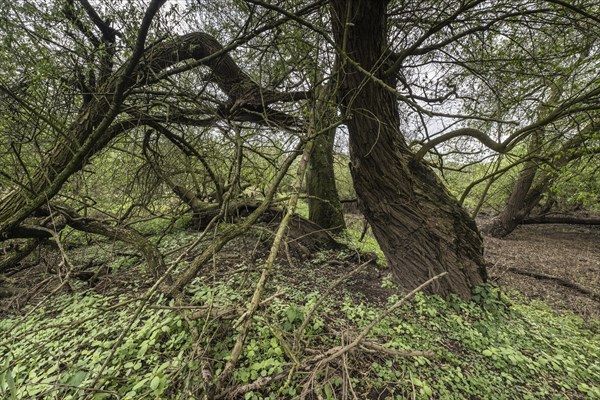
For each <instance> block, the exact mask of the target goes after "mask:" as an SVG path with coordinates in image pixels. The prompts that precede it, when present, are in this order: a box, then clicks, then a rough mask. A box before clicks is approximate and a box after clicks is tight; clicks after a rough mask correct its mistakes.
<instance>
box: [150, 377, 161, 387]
mask: <svg viewBox="0 0 600 400" xmlns="http://www.w3.org/2000/svg"><path fill="white" fill-rule="evenodd" d="M159 385H160V377H159V376H155V377H154V378H152V381H150V389H152V390H156V389H157V388H158V386H159Z"/></svg>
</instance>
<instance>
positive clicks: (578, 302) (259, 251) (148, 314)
mask: <svg viewBox="0 0 600 400" xmlns="http://www.w3.org/2000/svg"><path fill="white" fill-rule="evenodd" d="M348 221H349V222H350V227H349V228H350V229H348V230H347V232H346V233H345V235H344V237H342V238H340V240H342V241H344V242H345V243H346V245H347V247H346V248H341V249H336V250H325V251H312V252H308V253H307V252H306V251H305V249H304V250H303V249H302V248H301V247H298V246H297V245H296V244H294V243H293V242H289V243H288V244H287V245H286V246H284V248H283V249H282V250H281V251H280V252H279V255H278V258H277V262H276V265H275V268H274V270H273V272H272V274H271V276H270V278H269V280H268V284H267V286H266V291H265V293H264V296H263V297H262V298H263V299H264V300H263V303H261V304H262V305H261V307H260V308H259V310H258V311H257V314H256V315H255V317H254V319H253V325H252V329H251V331H250V332H249V336H248V338H247V339H246V344H245V346H244V349H243V353H242V355H241V358H240V360H239V362H238V364H237V367H236V369H235V371H234V373H233V375H232V377H231V379H230V381H229V383H228V385H227V386H226V387H225V388H224V392H223V396H224V397H225V398H236V399H237V398H242V394H243V398H246V399H254V400H261V399H280V398H281V399H296V398H299V397H302V396H300V394H301V393H304V394H306V393H308V394H309V395H308V396H306V398H307V399H311V398H324V399H334V398H365V399H391V398H414V399H431V398H437V399H454V398H461V399H469V400H480V399H524V398H569V399H581V400H583V399H588V398H600V384H599V382H600V365H598V363H597V357H596V355H597V354H598V352H599V351H600V336H599V335H598V333H599V332H600V325H599V324H600V319H599V317H600V312H599V311H598V308H599V307H598V304H599V303H598V300H597V299H596V300H594V299H593V297H594V295H596V296H597V295H598V287H599V286H600V285H599V279H600V276H599V274H600V229H592V228H583V227H573V226H566V225H562V226H558V225H536V226H525V227H521V228H519V229H518V230H516V231H515V232H514V233H513V234H512V235H511V236H509V237H508V238H506V239H503V240H498V239H493V238H488V237H486V238H485V239H484V240H485V244H486V257H487V261H488V269H489V274H490V278H491V280H492V282H494V283H495V284H496V285H498V286H499V287H500V291H498V290H497V289H493V288H490V287H489V286H482V287H480V288H478V289H480V291H479V292H478V294H477V296H478V297H479V300H476V301H471V302H466V301H462V300H460V299H458V298H452V297H451V298H449V299H447V300H444V299H441V298H439V297H437V296H424V295H422V294H420V293H418V294H417V295H415V296H414V298H413V299H411V300H410V301H409V302H407V303H406V304H404V305H402V306H401V307H400V308H394V306H393V304H395V303H396V302H398V301H399V300H400V299H401V298H402V295H403V294H402V292H401V291H400V290H398V287H397V286H396V285H395V284H394V283H393V281H392V278H391V274H390V273H389V270H388V269H387V268H386V267H385V266H383V264H385V263H384V262H382V258H381V257H382V254H381V251H380V250H379V248H378V246H377V244H376V242H375V241H374V238H373V237H372V235H370V234H367V235H366V237H365V238H364V240H363V241H361V242H359V241H358V240H357V239H358V237H359V236H360V232H361V230H362V228H361V227H362V222H361V220H360V219H351V218H350V219H348ZM197 235H198V233H197V232H196V231H193V230H188V229H174V230H172V231H169V230H168V229H167V230H165V228H164V227H162V226H156V227H154V231H153V232H151V233H150V236H149V237H150V238H151V239H152V240H153V241H156V242H157V243H158V247H159V249H160V250H161V251H162V252H163V254H168V256H167V262H169V261H171V260H173V259H175V258H177V257H178V255H179V254H182V253H183V251H184V250H185V249H186V247H187V245H189V243H191V242H193V241H194V239H195V238H197ZM66 236H67V237H66V239H67V240H69V242H70V243H71V245H70V247H69V248H68V253H69V258H70V261H71V262H72V264H73V265H75V266H77V271H73V274H72V275H71V277H70V279H64V278H65V277H64V275H62V276H61V274H57V266H58V268H59V269H60V268H61V267H60V265H61V257H60V254H59V253H58V252H57V251H56V250H55V249H51V248H49V247H45V248H44V249H43V251H41V252H38V253H36V254H33V255H32V256H31V257H30V259H29V261H27V262H29V263H30V264H29V265H30V268H29V269H26V270H23V271H21V272H18V273H16V274H13V275H12V276H11V277H10V278H11V280H13V281H14V282H15V283H16V285H17V286H18V287H19V288H20V290H21V292H20V294H18V295H15V296H13V297H11V298H5V299H1V300H0V338H2V339H1V340H0V361H2V360H5V362H4V369H2V365H0V398H11V399H13V398H14V399H46V398H64V399H71V400H74V399H79V398H83V397H84V394H85V393H88V392H89V393H91V394H93V393H94V389H91V387H93V386H94V385H96V383H97V382H101V388H100V389H101V392H98V393H96V394H95V395H94V396H93V398H94V399H96V398H97V399H113V398H115V399H117V398H119V399H127V400H134V399H138V398H163V399H177V400H179V399H181V398H202V395H203V393H205V392H204V388H205V387H207V386H206V385H207V384H211V382H212V381H211V377H212V376H213V374H214V376H217V375H218V374H219V372H220V371H222V368H223V366H224V364H225V361H226V360H227V359H228V357H229V355H230V352H231V348H233V345H234V342H235V340H236V336H237V332H238V329H239V328H238V327H236V325H235V324H236V322H235V321H236V320H238V318H241V317H240V315H243V313H244V312H245V310H246V308H247V302H248V299H250V298H251V297H252V293H253V292H254V289H255V286H256V282H258V277H259V275H260V273H261V271H262V267H263V266H264V262H265V260H266V258H267V257H268V253H269V248H270V244H271V243H270V242H271V241H270V238H271V235H270V234H268V233H266V229H265V228H264V227H263V228H256V229H254V230H251V231H250V232H248V234H246V235H244V236H241V237H238V238H237V239H235V240H233V241H232V242H230V243H229V244H228V245H227V246H225V248H223V249H222V251H221V252H219V254H218V255H216V256H215V257H214V258H213V260H212V262H210V263H208V264H207V265H206V266H205V267H204V268H203V269H202V271H201V272H200V273H199V275H198V277H197V278H196V279H195V280H194V281H193V282H192V283H191V284H190V285H188V287H187V288H186V291H185V294H186V305H185V306H184V307H183V308H180V307H179V306H176V305H175V304H174V303H173V302H172V301H170V300H169V299H165V298H164V297H163V296H162V295H157V296H152V298H149V297H146V296H145V294H146V293H147V291H148V289H149V288H150V287H151V286H152V284H153V282H154V279H153V278H152V277H151V276H150V275H149V273H148V272H147V271H146V270H145V268H144V263H143V262H142V260H141V259H140V257H139V255H137V254H136V253H135V251H133V250H132V249H130V248H127V247H126V246H124V245H121V244H119V243H118V242H113V241H106V240H100V241H94V242H89V243H88V239H90V238H89V237H87V236H81V235H80V236H74V237H69V236H68V235H66ZM207 243H208V242H205V243H203V244H200V245H199V246H198V248H197V249H194V250H193V251H191V252H190V253H189V254H188V255H187V256H186V257H185V258H184V259H183V261H184V263H187V262H190V261H191V260H192V259H194V258H195V257H196V256H197V254H198V253H199V252H200V251H201V249H202V248H203V247H205V245H206V244H207ZM375 255H377V256H378V257H379V260H378V261H377V262H374V261H373V259H374V258H375V257H374V256H375ZM361 266H362V267H361ZM359 268H362V269H361V270H360V271H357V269H359ZM90 271H91V272H94V274H90ZM523 272H525V273H527V274H529V275H531V274H538V275H539V276H543V277H544V278H543V279H538V278H532V277H530V276H527V275H523ZM63 274H64V271H63ZM548 277H552V279H548ZM559 283H562V285H561V284H559ZM565 283H567V284H570V286H571V287H565V286H564V285H565ZM581 289H583V291H586V290H587V291H588V292H590V293H588V294H582V293H580V292H581ZM517 292H520V293H521V294H518V293H517ZM538 300H540V301H538ZM320 301H323V302H322V303H320ZM548 305H549V306H548ZM186 307H187V308H186ZM392 310H393V312H392ZM570 310H572V311H573V312H574V313H575V315H573V314H572V313H571V312H569V311H570ZM313 312H314V314H312V313H313ZM196 314H197V315H198V316H193V315H196ZM309 315H311V317H309ZM580 317H581V318H580ZM304 321H307V322H308V324H307V325H305V326H303V325H301V324H302V323H303V322H304ZM359 334H360V335H363V334H364V336H362V337H363V339H362V340H361V342H360V343H359V344H358V345H356V344H355V345H352V340H353V339H355V338H357V337H359ZM119 338H120V339H119ZM296 338H298V339H296ZM347 346H355V347H352V348H349V347H347ZM339 349H346V350H345V351H347V353H346V352H344V353H339V354H343V355H341V356H339V357H335V358H333V359H331V360H329V361H328V362H326V363H322V362H321V361H322V359H323V357H322V355H324V354H333V351H336V354H338V353H337V352H338V350H339ZM109 350H110V351H109ZM414 352H417V353H414ZM411 354H412V355H411ZM106 366H110V368H106V369H105V367H106ZM198 368H202V371H201V372H202V373H199V372H198ZM3 371H4V372H3ZM5 371H10V374H9V375H10V376H8V375H6V373H7V372H5ZM3 374H4V375H3ZM7 377H9V378H10V382H9V380H8V378H7ZM32 377H33V378H32ZM207 377H208V378H207ZM271 379H272V381H271ZM15 382H16V383H15ZM82 388H86V389H85V390H87V392H86V391H84V390H83V389H82ZM9 394H10V396H9V397H3V396H6V395H9ZM103 396H105V397H103ZM182 396H184V397H182Z"/></svg>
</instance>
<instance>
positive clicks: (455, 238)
mask: <svg viewBox="0 0 600 400" xmlns="http://www.w3.org/2000/svg"><path fill="white" fill-rule="evenodd" d="M387 3H388V2H387V1H383V0H371V1H360V0H353V1H346V0H331V1H330V4H331V6H332V20H333V30H334V37H335V41H336V44H337V46H338V47H339V48H340V49H342V48H345V50H346V53H347V56H348V58H349V59H346V57H345V56H344V55H343V54H340V55H339V57H340V60H339V62H340V65H341V71H340V76H339V79H340V93H339V99H340V101H339V103H340V104H339V105H340V106H341V108H342V111H343V112H344V113H345V115H346V117H347V119H346V125H347V127H348V130H349V133H350V156H351V162H352V165H351V171H352V177H353V180H354V186H355V189H356V192H357V195H358V197H359V198H360V204H361V206H362V209H363V212H364V214H365V217H366V219H367V220H368V222H369V223H370V225H371V227H372V228H373V233H374V234H375V237H376V238H377V241H378V242H379V245H380V246H381V249H382V250H383V252H384V254H385V255H386V258H387V261H388V264H389V266H390V268H391V269H392V271H393V272H394V275H395V277H396V279H397V281H398V282H399V284H400V285H401V286H402V287H403V288H405V289H407V290H408V289H414V288H416V287H417V286H418V285H420V284H421V283H423V282H424V281H425V280H427V279H428V278H430V277H432V276H434V275H437V274H439V273H441V272H448V274H447V275H446V276H445V277H444V278H443V279H441V280H439V281H438V283H437V284H436V285H435V286H432V287H431V288H430V289H429V291H430V292H435V293H438V294H441V295H447V294H450V293H456V294H458V295H460V296H461V297H464V298H469V297H470V295H471V289H472V288H473V287H474V286H476V285H479V284H481V283H483V282H484V281H485V279H486V271H485V266H484V262H483V244H482V239H481V236H480V235H479V232H478V230H477V227H476V225H475V223H474V221H473V220H472V219H471V218H470V217H469V215H468V214H467V213H466V212H465V211H464V210H463V209H462V208H461V207H460V205H459V204H458V202H457V201H456V199H454V198H453V197H452V196H451V195H450V194H449V193H448V191H447V190H446V189H445V188H444V187H443V185H442V184H441V182H440V181H439V180H438V179H437V177H436V176H435V173H434V172H433V171H432V170H431V169H430V168H429V167H427V166H426V165H425V164H423V163H421V162H411V159H412V156H413V155H412V153H411V152H410V150H409V149H408V146H407V144H406V141H405V139H404V137H403V136H402V134H401V132H400V128H399V126H400V116H399V113H398V104H397V100H396V97H395V96H394V94H393V93H392V91H390V90H389V88H386V87H385V86H384V85H383V84H382V83H384V82H385V84H387V85H389V86H390V87H395V82H394V81H393V80H392V79H391V77H387V76H385V75H384V72H383V71H384V70H385V64H384V63H382V60H385V59H386V55H385V51H386V49H387V41H386V35H387V27H386V16H385V9H386V5H387ZM349 7H350V9H349ZM356 64H358V65H360V68H357V66H356ZM367 71H368V72H367ZM368 74H371V76H369V75H368ZM378 80H379V82H378Z"/></svg>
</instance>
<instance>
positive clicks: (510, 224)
mask: <svg viewBox="0 0 600 400" xmlns="http://www.w3.org/2000/svg"><path fill="white" fill-rule="evenodd" d="M597 129H598V127H597V126H595V125H594V124H592V123H590V124H589V125H588V126H586V127H585V128H584V129H583V130H582V131H581V132H578V133H577V134H576V135H575V136H573V137H572V138H570V139H569V140H567V141H566V142H564V143H563V144H562V145H561V146H560V148H559V149H558V150H557V151H556V152H555V153H554V154H553V155H552V156H551V157H547V158H549V159H550V160H549V161H547V162H546V163H547V164H550V165H551V168H541V167H540V162H539V161H535V160H533V156H535V155H536V154H539V153H540V152H541V147H542V144H543V143H542V140H543V138H544V135H543V132H536V133H534V135H533V136H532V139H531V141H530V142H529V145H528V147H527V154H528V155H529V156H530V157H531V159H530V160H529V161H527V162H525V164H524V166H523V168H522V169H521V171H520V172H519V176H518V178H517V181H516V182H515V185H514V187H513V190H512V192H511V194H510V197H509V199H508V202H507V203H506V206H505V207H504V209H503V210H502V212H500V214H498V216H496V217H495V218H494V219H492V221H491V222H490V223H489V224H487V225H486V226H484V227H483V228H482V231H483V232H485V233H487V234H489V235H490V236H493V237H499V238H501V237H506V236H508V235H509V234H510V233H511V232H512V231H514V230H515V228H516V227H517V226H519V225H520V224H523V223H527V222H525V221H527V220H528V219H529V216H530V214H531V212H532V211H533V209H534V208H535V207H536V206H537V205H538V204H539V203H540V200H541V199H542V197H543V195H544V193H546V192H547V191H548V190H549V188H550V187H551V186H552V183H553V182H554V180H555V179H556V178H557V176H558V171H559V170H560V169H561V168H564V167H566V166H567V164H569V163H570V162H571V161H573V160H575V159H577V158H578V157H581V156H582V155H584V154H586V151H583V152H582V151H579V148H580V147H581V146H582V144H583V143H585V141H586V140H587V139H588V138H589V134H592V133H594V132H595V131H596V130H597ZM539 155H540V156H541V154H539ZM540 156H538V157H537V159H538V160H539V159H541V157H540ZM529 223H531V222H529Z"/></svg>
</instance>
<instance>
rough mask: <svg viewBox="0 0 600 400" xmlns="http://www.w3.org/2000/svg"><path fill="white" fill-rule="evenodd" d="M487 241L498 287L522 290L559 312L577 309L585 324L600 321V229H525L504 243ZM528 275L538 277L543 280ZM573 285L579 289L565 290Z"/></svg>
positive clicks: (490, 267)
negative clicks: (591, 319)
mask: <svg viewBox="0 0 600 400" xmlns="http://www.w3.org/2000/svg"><path fill="white" fill-rule="evenodd" d="M484 241H485V255H486V260H487V262H488V274H489V276H490V280H492V282H495V283H496V284H498V285H499V286H500V287H503V288H506V289H516V290H518V291H519V292H521V293H522V294H523V295H524V296H526V297H527V298H530V299H532V300H533V299H536V300H542V301H544V302H546V303H547V304H549V305H550V306H551V307H552V308H554V309H555V310H557V312H561V311H562V310H571V311H573V312H574V313H576V314H578V315H580V316H581V317H583V318H584V319H589V318H596V319H598V318H600V301H599V300H598V299H599V297H600V229H599V228H598V227H593V226H583V225H559V224H543V225H523V226H520V227H518V228H517V229H516V230H515V231H514V232H513V233H511V234H510V235H509V236H508V237H506V238H504V239H496V238H492V237H485V239H484ZM523 273H532V274H537V275H540V276H541V279H540V278H534V277H531V276H527V275H524V274H523ZM544 276H545V278H544ZM548 276H551V277H555V278H558V279H547V278H548ZM559 280H561V281H562V284H561V282H560V281H559ZM570 283H572V284H574V285H573V286H575V287H567V286H565V284H567V285H568V284H570ZM577 287H579V288H581V289H583V290H584V291H588V292H590V293H583V292H582V291H580V290H578V288H577Z"/></svg>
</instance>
